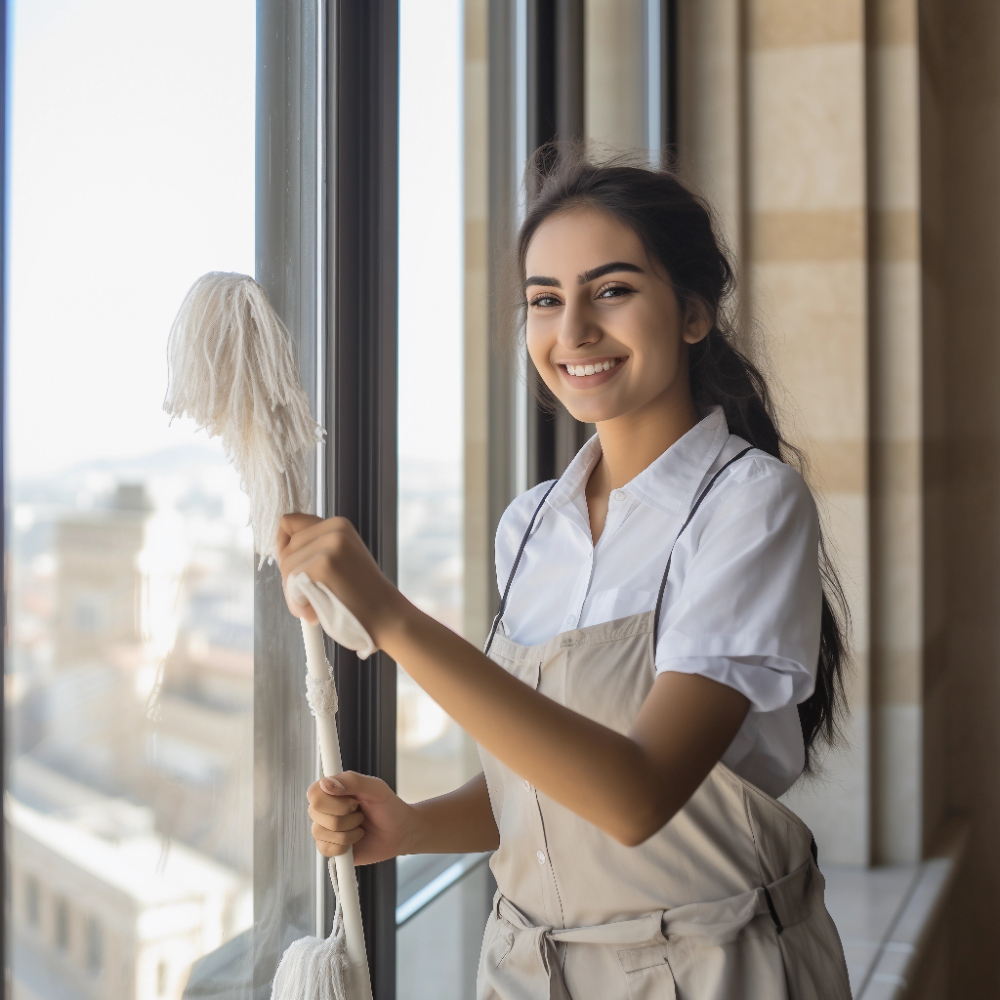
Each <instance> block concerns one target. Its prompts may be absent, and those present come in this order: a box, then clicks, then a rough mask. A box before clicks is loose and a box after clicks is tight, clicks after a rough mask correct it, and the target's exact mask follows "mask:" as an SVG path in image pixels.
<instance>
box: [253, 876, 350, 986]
mask: <svg viewBox="0 0 1000 1000" xmlns="http://www.w3.org/2000/svg"><path fill="white" fill-rule="evenodd" d="M328 868H329V870H330V879H331V881H332V882H333V885H334V888H336V885H337V869H336V866H335V865H334V863H333V860H332V859H331V861H330V863H329V865H328ZM338 898H339V894H338ZM349 979H350V970H349V969H348V964H347V940H346V935H345V933H344V916H343V913H342V912H341V909H340V907H339V906H338V907H337V912H336V914H335V915H334V918H333V930H332V931H331V932H330V936H329V937H328V938H318V937H304V938H299V939H298V941H293V942H292V943H291V944H290V945H289V946H288V948H287V949H286V950H285V954H284V955H282V956H281V961H280V962H279V963H278V968H277V969H276V970H275V973H274V981H273V982H272V984H271V1000H307V998H308V1000H346V998H347V996H348V982H349Z"/></svg>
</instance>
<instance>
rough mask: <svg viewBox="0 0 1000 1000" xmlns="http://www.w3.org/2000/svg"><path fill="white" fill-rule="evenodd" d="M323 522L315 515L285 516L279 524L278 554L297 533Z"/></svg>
mask: <svg viewBox="0 0 1000 1000" xmlns="http://www.w3.org/2000/svg"><path fill="white" fill-rule="evenodd" d="M321 522H322V518H319V517H316V515H315V514H285V515H284V517H282V519H281V521H280V522H279V524H278V553H279V554H280V553H281V552H282V550H283V549H284V548H285V547H286V546H287V545H288V542H289V540H290V539H291V537H292V535H294V534H295V533H296V532H297V531H301V530H302V529H303V528H308V527H311V526H312V525H314V524H318V523H321Z"/></svg>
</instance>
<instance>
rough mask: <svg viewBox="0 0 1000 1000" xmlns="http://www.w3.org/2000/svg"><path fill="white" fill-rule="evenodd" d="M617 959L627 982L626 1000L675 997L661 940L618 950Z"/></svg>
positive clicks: (672, 981)
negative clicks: (652, 943) (639, 946)
mask: <svg viewBox="0 0 1000 1000" xmlns="http://www.w3.org/2000/svg"><path fill="white" fill-rule="evenodd" d="M618 961H619V962H620V963H621V967H622V970H623V971H624V973H625V981H626V983H628V995H629V1000H675V998H676V996H677V992H676V990H675V988H674V974H673V973H672V972H671V971H670V964H669V962H667V946H666V945H665V944H654V945H648V946H647V947H645V948H630V949H628V950H627V951H620V952H618Z"/></svg>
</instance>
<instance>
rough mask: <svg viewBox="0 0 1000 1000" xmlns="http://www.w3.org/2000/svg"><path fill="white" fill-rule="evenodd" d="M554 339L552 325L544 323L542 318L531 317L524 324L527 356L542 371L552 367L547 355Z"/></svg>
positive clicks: (550, 350)
mask: <svg viewBox="0 0 1000 1000" xmlns="http://www.w3.org/2000/svg"><path fill="white" fill-rule="evenodd" d="M555 339H556V335H555V328H554V325H553V324H552V323H546V322H545V321H544V319H541V320H540V319H539V318H537V317H531V318H530V319H529V320H528V322H527V324H526V325H525V330H524V340H525V346H526V347H527V349H528V357H530V358H531V360H532V361H533V362H534V363H535V367H536V368H537V369H538V370H539V371H540V372H542V373H544V372H545V371H546V370H548V369H550V368H551V367H552V365H551V362H550V361H549V356H550V354H551V352H552V347H553V344H554V343H555Z"/></svg>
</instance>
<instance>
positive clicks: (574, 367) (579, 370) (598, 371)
mask: <svg viewBox="0 0 1000 1000" xmlns="http://www.w3.org/2000/svg"><path fill="white" fill-rule="evenodd" d="M625 360H626V359H625V358H607V359H605V360H603V361H591V362H585V363H583V364H560V365H559V367H560V368H561V369H562V370H563V371H564V372H566V374H567V375H570V376H572V377H573V378H579V379H583V378H588V377H589V376H593V375H603V374H604V372H607V371H610V370H611V369H612V368H617V367H618V366H619V365H620V364H622V362H624V361H625Z"/></svg>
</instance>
